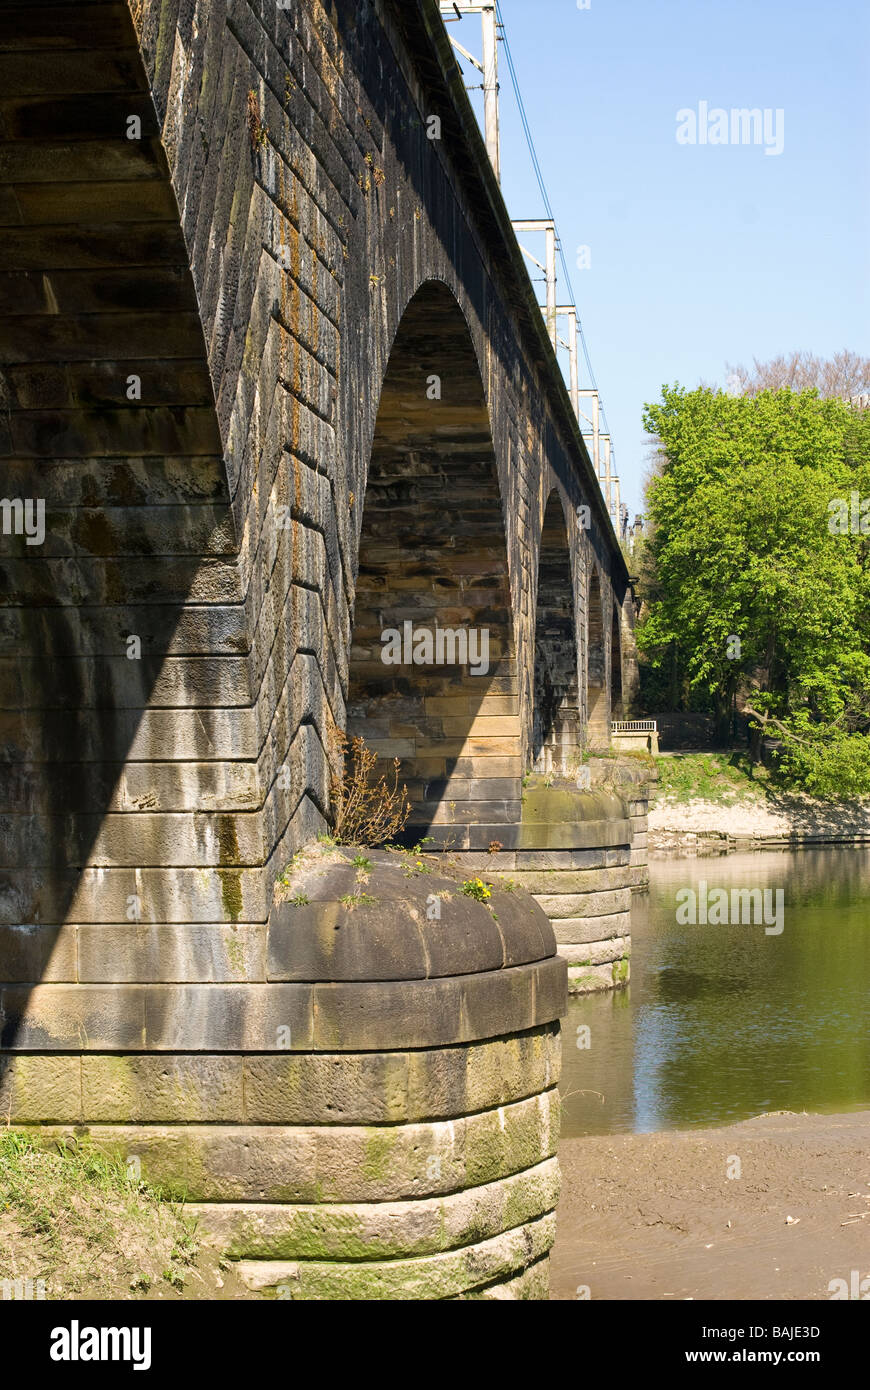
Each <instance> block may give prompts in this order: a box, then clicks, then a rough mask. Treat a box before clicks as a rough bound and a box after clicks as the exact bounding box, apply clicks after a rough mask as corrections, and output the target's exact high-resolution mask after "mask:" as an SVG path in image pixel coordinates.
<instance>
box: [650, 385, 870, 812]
mask: <svg viewBox="0 0 870 1390" xmlns="http://www.w3.org/2000/svg"><path fill="white" fill-rule="evenodd" d="M644 424H645V426H646V428H647V430H648V431H649V432H650V433H651V434H652V435H654V436H656V437H657V439H658V441H659V448H660V472H659V473H657V475H656V476H654V477H653V479H652V480H651V483H650V485H649V489H648V499H647V501H648V516H649V519H650V521H651V523H652V534H651V539H650V541H649V546H648V549H649V556H648V559H647V564H648V566H649V567H650V568H651V571H652V574H651V577H650V579H649V593H650V602H649V605H648V611H647V613H646V615H645V618H644V620H643V622H642V623H641V626H640V629H639V633H638V640H639V646H640V648H641V650H642V651H643V652H644V653H645V654H646V657H647V658H648V660H649V661H650V662H651V663H652V665H653V666H654V667H655V666H662V665H663V664H668V663H675V664H676V666H677V667H679V670H680V673H681V678H682V679H683V681H684V683H685V685H686V686H687V688H688V690H689V691H690V692H703V693H704V694H705V695H706V697H707V698H708V699H709V701H710V704H711V706H712V708H713V709H714V710H715V712H716V713H717V714H718V715H719V717H720V719H721V718H723V717H725V716H727V711H728V709H729V707H730V705H731V701H732V698H733V697H734V695H735V694H736V695H737V697H738V701H739V703H740V704H741V705H743V706H744V707H745V708H746V709H747V710H750V711H754V713H755V716H756V721H757V723H756V727H757V728H760V727H762V726H764V727H765V728H766V729H767V732H768V733H775V734H776V735H777V737H780V738H781V739H782V745H783V746H782V753H781V765H782V769H783V772H784V773H785V774H786V775H787V776H789V777H790V778H791V779H792V780H794V781H797V782H800V783H801V784H803V785H805V786H806V788H807V790H811V791H814V792H816V793H819V794H824V795H834V794H837V793H844V792H847V793H848V794H855V793H857V792H858V791H868V792H870V741H868V736H867V734H868V730H870V572H868V551H870V412H868V411H862V410H856V409H855V408H854V407H853V406H850V405H849V404H848V403H846V402H844V401H843V400H841V399H836V398H823V397H822V396H820V395H819V392H818V390H817V389H815V388H813V389H809V390H805V391H800V392H796V391H793V390H792V389H791V388H789V387H783V388H780V389H777V390H766V389H763V390H759V391H757V392H756V393H755V394H745V395H730V394H727V393H726V392H724V391H721V390H716V389H712V388H710V387H700V388H698V389H697V390H693V391H688V390H686V389H684V388H682V387H680V386H678V385H674V386H667V387H664V388H663V390H662V398H661V400H660V401H659V402H656V403H654V404H648V405H647V406H646V408H645V412H644ZM865 504H866V505H865ZM756 742H757V740H756Z"/></svg>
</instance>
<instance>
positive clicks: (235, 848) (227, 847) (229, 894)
mask: <svg viewBox="0 0 870 1390" xmlns="http://www.w3.org/2000/svg"><path fill="white" fill-rule="evenodd" d="M217 839H218V853H219V856H220V865H221V867H220V868H219V869H218V871H217V873H218V878H219V879H220V881H221V901H222V902H223V905H224V913H225V914H226V916H227V917H229V919H230V921H231V922H238V920H239V918H240V917H241V915H242V875H241V871H240V870H239V869H237V868H233V869H230V868H227V867H225V866H226V865H229V864H238V862H239V858H240V855H239V840H238V836H237V834H236V822H235V818H234V817H233V816H218V823H217Z"/></svg>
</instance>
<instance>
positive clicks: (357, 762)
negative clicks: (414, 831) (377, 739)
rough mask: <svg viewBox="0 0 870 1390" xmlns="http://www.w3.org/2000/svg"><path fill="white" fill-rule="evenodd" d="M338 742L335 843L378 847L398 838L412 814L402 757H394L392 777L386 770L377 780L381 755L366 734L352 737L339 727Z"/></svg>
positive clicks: (334, 800) (335, 785)
mask: <svg viewBox="0 0 870 1390" xmlns="http://www.w3.org/2000/svg"><path fill="white" fill-rule="evenodd" d="M334 742H335V750H336V754H337V758H336V761H337V760H338V759H339V758H340V759H341V761H342V764H343V771H342V773H341V775H340V776H337V775H336V776H334V777H333V780H332V809H333V814H334V816H335V822H334V825H333V831H332V834H333V839H334V841H335V843H336V844H345V845H348V844H352V845H367V846H375V845H383V844H385V843H387V842H388V841H390V840H393V839H395V837H396V836H397V835H399V834H401V832H402V831H403V830H404V828H405V824H406V822H407V820H408V817H409V815H410V814H411V803H410V801H409V800H408V789H407V787H406V786H405V785H404V783H403V784H402V786H401V787H400V786H399V766H400V764H399V759H398V758H394V759H393V775H392V779H390V778H388V776H387V774H385V773H384V774H382V775H381V776H380V777H379V778H377V780H375V771H376V767H377V762H378V755H377V753H373V752H372V750H371V749H370V748H367V747H366V744H365V740H364V739H363V738H362V737H360V736H359V735H358V736H357V737H356V738H354V739H348V737H347V735H346V734H345V733H342V732H341V730H336V731H335V734H334Z"/></svg>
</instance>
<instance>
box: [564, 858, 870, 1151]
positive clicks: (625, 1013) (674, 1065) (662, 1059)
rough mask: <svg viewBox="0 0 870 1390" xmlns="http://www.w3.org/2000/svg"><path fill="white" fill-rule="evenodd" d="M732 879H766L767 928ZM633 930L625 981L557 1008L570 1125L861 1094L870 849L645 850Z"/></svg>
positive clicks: (748, 1109)
mask: <svg viewBox="0 0 870 1390" xmlns="http://www.w3.org/2000/svg"><path fill="white" fill-rule="evenodd" d="M702 881H703V884H706V898H707V901H708V903H710V902H715V901H716V898H715V896H714V892H713V890H714V889H715V888H724V889H726V890H728V906H727V918H726V924H724V925H710V924H709V923H707V924H702V922H701V921H700V918H701V916H702V915H703V914H702V912H701V901H702V899H703V898H704V896H705V892H704V888H703V886H702ZM687 889H692V890H693V893H694V894H695V899H694V901H695V904H696V910H695V917H696V919H699V920H697V922H696V924H694V925H693V924H692V923H691V920H689V921H686V920H685V919H686V918H687V917H690V914H691V907H692V901H693V900H692V898H690V897H689V895H688V894H687V892H686V891H685V890H687ZM732 889H761V890H762V892H763V890H765V889H767V890H768V896H767V900H766V902H767V907H768V916H767V921H768V922H770V923H771V927H770V929H769V930H768V929H766V927H765V925H764V922H763V921H762V922H751V923H748V924H747V923H746V922H745V921H741V920H737V921H734V920H733V918H734V917H739V916H741V915H742V916H744V917H745V915H746V912H747V908H748V907H749V903H748V901H747V900H746V899H745V898H744V899H742V900H740V899H732V897H731V890H732ZM778 889H781V890H782V896H781V898H779V899H778V898H777V890H778ZM678 894H679V897H678V896H677V895H678ZM720 901H722V898H721V897H720ZM777 902H779V903H780V904H781V909H782V911H781V918H780V921H779V922H777V921H776V920H774V913H775V906H776V904H777ZM681 905H682V906H681ZM758 906H759V904H757V903H756V904H753V907H755V908H756V909H757V907H758ZM680 907H681V911H680V916H681V917H682V918H683V923H681V922H680V921H678V920H677V915H678V909H679V908H680ZM707 915H708V917H709V916H713V917H715V915H716V914H715V912H710V911H709V909H708V914H707ZM720 915H721V914H720ZM753 915H754V914H753ZM728 919H730V920H728ZM780 923H781V926H782V931H781V932H778V931H777V927H778V925H780ZM631 931H632V959H631V983H630V984H629V986H628V987H627V988H626V989H624V990H618V991H616V992H614V993H608V994H606V995H592V996H589V995H586V996H579V997H572V999H571V1001H570V1004H569V1012H568V1016H567V1018H565V1019H564V1020H563V1034H562V1083H561V1091H562V1098H563V1114H562V1134H563V1135H564V1136H566V1137H573V1136H577V1135H582V1134H602V1133H614V1132H620V1131H631V1130H657V1129H677V1128H680V1129H684V1128H688V1127H690V1126H692V1125H717V1124H726V1123H729V1122H731V1121H734V1120H741V1119H745V1118H747V1117H748V1116H750V1115H759V1114H761V1113H762V1112H764V1111H774V1110H795V1111H802V1110H808V1111H828V1112H836V1111H844V1110H852V1109H862V1108H870V850H868V849H858V848H853V847H843V848H840V847H826V848H824V849H805V850H798V851H795V852H791V851H783V852H768V851H764V852H761V853H754V854H734V855H727V856H721V857H715V858H708V857H704V858H700V859H698V858H681V859H658V860H654V861H652V862H651V864H650V891H649V895H648V896H647V895H646V894H643V895H635V898H634V902H633V905H632V921H631ZM585 1043H588V1046H584V1045H583V1044H585Z"/></svg>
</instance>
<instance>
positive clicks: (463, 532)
mask: <svg viewBox="0 0 870 1390" xmlns="http://www.w3.org/2000/svg"><path fill="white" fill-rule="evenodd" d="M349 687H350V688H349V696H348V720H347V729H348V733H349V734H350V735H351V736H354V735H357V734H359V735H362V737H363V738H364V739H365V741H366V743H367V744H368V746H369V747H370V748H372V749H373V750H375V751H376V752H377V753H378V754H380V755H381V756H383V757H384V758H393V757H398V758H399V760H400V776H401V777H402V778H403V779H404V780H405V781H406V782H407V786H408V792H409V797H410V800H411V802H412V806H413V812H412V816H411V821H410V824H409V827H408V834H409V835H410V836H415V837H419V836H420V835H421V834H425V835H428V836H431V837H432V839H433V841H434V842H435V843H436V844H437V843H442V844H450V845H452V846H455V847H456V848H473V849H476V848H481V847H484V848H485V847H486V846H487V845H488V844H489V843H490V842H491V841H492V840H493V839H498V840H500V841H501V842H502V843H503V844H505V845H507V844H508V843H509V842H510V840H511V838H512V832H513V830H514V828H515V827H516V825H517V823H518V821H519V809H520V777H521V770H522V769H521V745H520V734H519V717H518V694H517V668H516V655H515V645H514V631H513V615H512V608H511V596H510V584H509V575H508V557H507V548H506V544H505V533H504V518H503V508H502V502H501V496H500V490H499V483H498V475H497V470H496V460H495V452H494V447H493V440H492V434H491V429H490V422H489V414H488V411H487V406H486V401H485V399H484V393H483V385H482V382H481V376H480V371H479V369H478V365H477V359H476V356H475V352H474V346H473V343H472V339H471V335H470V332H469V329H468V325H467V323H466V321H465V318H464V316H463V314H462V312H461V310H460V308H459V305H458V304H457V302H456V300H455V298H454V296H453V294H452V293H451V291H450V290H449V288H448V287H447V286H446V285H445V284H444V283H443V282H441V281H427V282H425V283H424V284H423V285H422V286H421V288H420V289H419V290H418V291H417V293H416V294H415V295H414V297H413V298H412V300H411V301H410V303H409V304H408V306H407V308H406V310H405V313H404V315H403V317H402V320H401V323H400V325H399V328H398V331H397V333H396V336H395V339H394V341H393V346H392V349H391V353H390V358H389V362H388V365H387V371H386V374H385V377H384V382H383V387H382V390H381V396H380V402H379V406H378V414H377V421H376V424H375V432H374V438H373V442H372V450H371V460H370V464H369V470H368V479H367V484H366V493H365V502H364V507H363V514H362V523H361V530H360V538H359V561H358V574H357V580H356V594H355V604H354V622H353V637H352V644H351V662H350V680H349Z"/></svg>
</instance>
